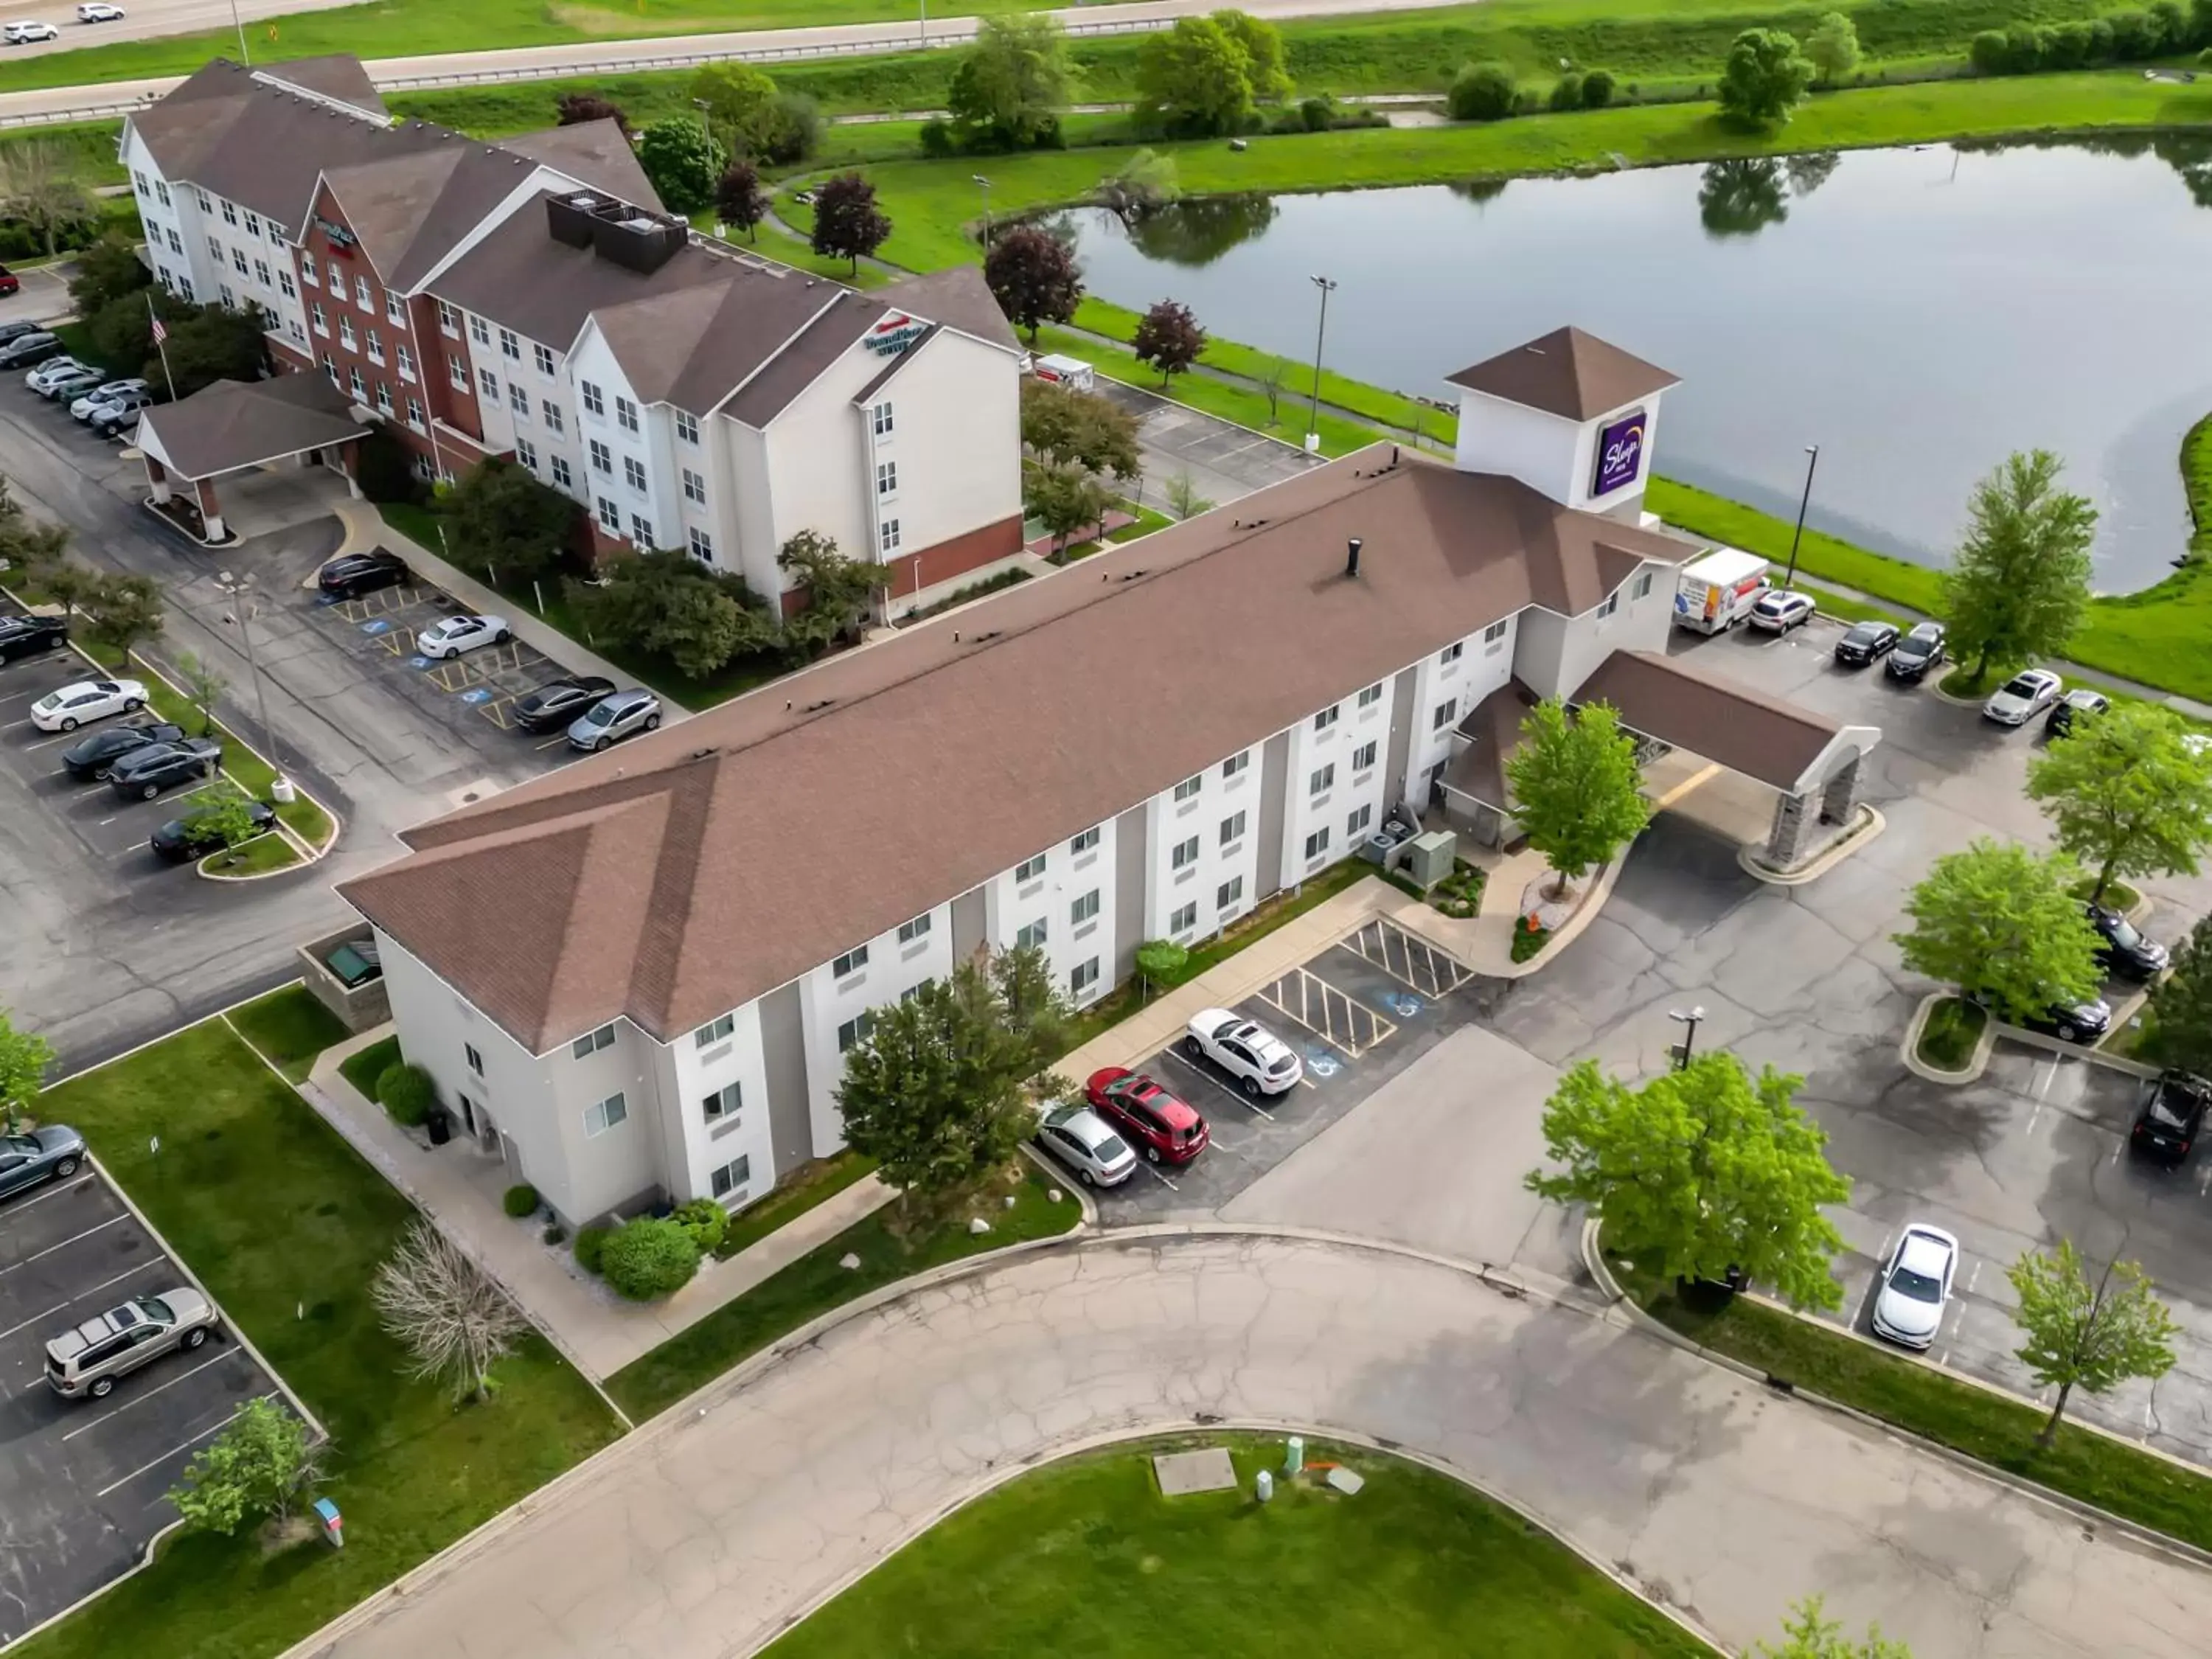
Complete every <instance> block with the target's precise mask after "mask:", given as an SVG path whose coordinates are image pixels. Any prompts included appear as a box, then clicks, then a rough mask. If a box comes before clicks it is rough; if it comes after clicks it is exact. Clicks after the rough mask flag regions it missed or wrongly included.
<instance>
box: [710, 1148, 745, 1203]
mask: <svg viewBox="0 0 2212 1659" xmlns="http://www.w3.org/2000/svg"><path fill="white" fill-rule="evenodd" d="M752 1178H753V1161H752V1159H751V1158H750V1157H744V1158H732V1159H731V1160H730V1161H729V1162H728V1163H727V1164H724V1165H722V1167H721V1168H720V1169H719V1170H715V1171H714V1173H713V1174H712V1175H710V1176H708V1177H707V1189H708V1191H709V1192H710V1193H712V1194H714V1196H715V1197H716V1198H727V1197H728V1196H729V1195H730V1194H732V1193H737V1194H739V1195H740V1196H742V1195H743V1193H744V1188H745V1185H746V1183H747V1182H750V1181H751V1180H752Z"/></svg>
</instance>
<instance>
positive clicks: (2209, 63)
mask: <svg viewBox="0 0 2212 1659" xmlns="http://www.w3.org/2000/svg"><path fill="white" fill-rule="evenodd" d="M2197 62H2198V63H2200V64H2203V65H2204V67H2205V68H2206V69H2209V70H2212V46H2207V47H2205V48H2204V50H2203V51H2202V52H2198V53H2197Z"/></svg>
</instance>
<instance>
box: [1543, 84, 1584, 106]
mask: <svg viewBox="0 0 2212 1659" xmlns="http://www.w3.org/2000/svg"><path fill="white" fill-rule="evenodd" d="M1551 102H1552V107H1553V109H1554V110H1570V109H1580V108H1581V107H1582V106H1583V77H1582V76H1579V75H1562V76H1560V77H1559V79H1558V80H1556V81H1554V82H1552V100H1551Z"/></svg>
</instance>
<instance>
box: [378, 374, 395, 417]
mask: <svg viewBox="0 0 2212 1659" xmlns="http://www.w3.org/2000/svg"><path fill="white" fill-rule="evenodd" d="M376 406H377V408H378V409H379V410H381V411H382V412H383V413H385V414H386V415H389V414H390V413H392V388H391V387H390V386H386V384H385V383H384V382H383V381H381V380H379V381H378V382H377V383H376Z"/></svg>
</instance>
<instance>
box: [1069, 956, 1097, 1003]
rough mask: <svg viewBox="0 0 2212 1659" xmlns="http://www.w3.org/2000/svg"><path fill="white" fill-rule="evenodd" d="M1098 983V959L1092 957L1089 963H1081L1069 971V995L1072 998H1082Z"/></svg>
mask: <svg viewBox="0 0 2212 1659" xmlns="http://www.w3.org/2000/svg"><path fill="white" fill-rule="evenodd" d="M1097 983H1098V958H1097V957H1091V960H1090V961H1088V962H1079V963H1076V964H1075V966H1074V967H1073V968H1071V969H1068V970H1067V994H1068V995H1070V996H1072V997H1079V996H1081V995H1082V994H1084V993H1085V991H1087V990H1089V989H1090V988H1091V987H1092V986H1094V985H1096V984H1097Z"/></svg>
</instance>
